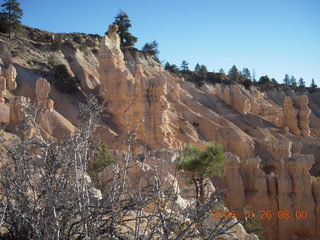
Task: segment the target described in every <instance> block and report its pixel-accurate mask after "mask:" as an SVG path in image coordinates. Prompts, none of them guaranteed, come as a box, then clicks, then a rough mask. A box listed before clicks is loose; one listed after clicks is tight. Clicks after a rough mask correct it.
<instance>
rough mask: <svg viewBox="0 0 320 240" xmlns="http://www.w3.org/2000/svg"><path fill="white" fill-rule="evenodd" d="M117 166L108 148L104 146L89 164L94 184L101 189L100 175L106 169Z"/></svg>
mask: <svg viewBox="0 0 320 240" xmlns="http://www.w3.org/2000/svg"><path fill="white" fill-rule="evenodd" d="M112 164H115V161H114V159H113V158H112V157H111V155H110V153H109V149H108V146H107V145H106V144H102V145H101V146H100V148H99V150H98V153H97V154H96V157H95V158H94V159H93V160H92V161H90V162H89V165H88V170H89V175H90V177H91V179H92V182H93V184H94V185H95V186H96V187H99V173H100V172H102V171H103V170H104V169H105V167H107V166H109V165H112Z"/></svg>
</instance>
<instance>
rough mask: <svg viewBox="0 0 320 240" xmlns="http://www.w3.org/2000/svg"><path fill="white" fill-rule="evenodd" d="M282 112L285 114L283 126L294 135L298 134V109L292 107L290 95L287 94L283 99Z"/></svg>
mask: <svg viewBox="0 0 320 240" xmlns="http://www.w3.org/2000/svg"><path fill="white" fill-rule="evenodd" d="M283 112H284V116H285V127H288V128H289V131H290V132H292V133H293V134H295V135H300V133H301V131H300V129H299V127H298V117H297V116H298V112H299V111H298V110H297V109H296V108H295V107H294V105H293V102H292V99H291V97H289V96H287V97H285V98H284V101H283Z"/></svg>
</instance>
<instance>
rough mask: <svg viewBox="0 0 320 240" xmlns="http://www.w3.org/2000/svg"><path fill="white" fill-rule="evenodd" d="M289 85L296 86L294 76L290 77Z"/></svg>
mask: <svg viewBox="0 0 320 240" xmlns="http://www.w3.org/2000/svg"><path fill="white" fill-rule="evenodd" d="M289 81H290V85H291V86H294V87H296V86H297V80H296V78H295V77H294V76H291V77H290V80H289Z"/></svg>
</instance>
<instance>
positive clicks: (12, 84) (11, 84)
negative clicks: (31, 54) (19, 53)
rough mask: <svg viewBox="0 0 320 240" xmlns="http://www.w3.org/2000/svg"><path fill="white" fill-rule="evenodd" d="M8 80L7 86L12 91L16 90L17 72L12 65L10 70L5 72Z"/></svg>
mask: <svg viewBox="0 0 320 240" xmlns="http://www.w3.org/2000/svg"><path fill="white" fill-rule="evenodd" d="M5 74H6V78H7V86H8V88H9V89H10V90H15V89H16V88H17V83H16V77H17V70H16V69H15V67H14V66H12V64H10V65H9V67H8V69H7V70H6V71H5Z"/></svg>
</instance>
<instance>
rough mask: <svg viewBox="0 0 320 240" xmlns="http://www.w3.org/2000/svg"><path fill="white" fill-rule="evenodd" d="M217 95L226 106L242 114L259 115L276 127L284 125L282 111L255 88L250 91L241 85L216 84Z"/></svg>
mask: <svg viewBox="0 0 320 240" xmlns="http://www.w3.org/2000/svg"><path fill="white" fill-rule="evenodd" d="M215 93H216V94H217V96H218V97H219V98H220V99H221V100H223V101H224V102H225V103H226V104H228V105H230V106H232V108H234V109H236V110H237V111H238V112H240V113H242V114H248V113H253V114H256V115H259V116H260V117H261V118H262V119H264V120H266V121H269V122H271V123H273V124H275V125H276V126H282V124H283V118H284V117H283V113H282V109H281V108H280V107H279V106H277V105H276V104H275V103H274V102H272V101H271V100H269V99H267V98H266V97H265V95H264V93H262V92H260V91H258V90H257V89H256V88H254V87H251V89H250V91H249V90H246V89H245V88H244V87H243V86H241V85H239V84H232V85H224V86H222V85H220V84H216V85H215Z"/></svg>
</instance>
